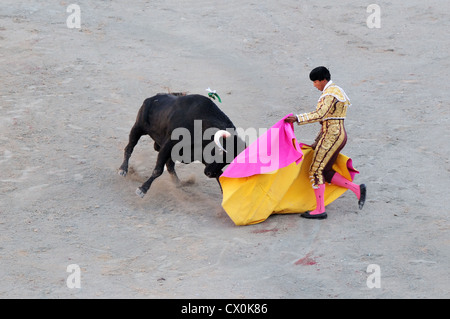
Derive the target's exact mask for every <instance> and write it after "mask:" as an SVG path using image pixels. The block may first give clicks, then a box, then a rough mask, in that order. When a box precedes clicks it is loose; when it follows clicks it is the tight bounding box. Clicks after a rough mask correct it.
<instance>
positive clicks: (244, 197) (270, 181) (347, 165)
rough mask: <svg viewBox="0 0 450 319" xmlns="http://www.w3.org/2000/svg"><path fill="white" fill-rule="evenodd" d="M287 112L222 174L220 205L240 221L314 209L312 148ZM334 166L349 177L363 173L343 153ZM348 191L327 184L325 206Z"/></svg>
mask: <svg viewBox="0 0 450 319" xmlns="http://www.w3.org/2000/svg"><path fill="white" fill-rule="evenodd" d="M289 115H291V114H289ZM289 115H287V116H289ZM287 116H285V117H284V118H283V119H282V120H280V121H279V122H277V123H276V124H275V125H274V126H272V127H271V128H270V129H269V130H268V131H267V132H266V133H265V134H264V135H262V136H261V137H259V138H258V139H257V140H256V141H255V142H253V143H252V144H251V145H250V146H249V147H248V148H246V149H245V150H244V151H243V152H242V153H240V154H239V155H238V156H237V157H236V158H235V159H234V160H233V162H232V163H231V164H230V165H229V166H228V167H227V169H226V170H225V172H224V173H223V174H222V175H221V176H220V178H219V181H220V184H221V185H222V190H223V200H222V207H223V208H224V209H225V211H226V213H227V214H228V216H229V217H230V218H231V219H232V220H233V222H234V223H235V224H236V225H251V224H256V223H260V222H263V221H265V220H266V219H267V218H268V217H269V216H270V215H272V214H288V213H303V212H306V211H310V210H313V209H315V207H316V200H315V196H314V191H313V189H312V187H311V183H310V181H309V174H308V172H309V167H310V165H311V161H312V157H313V153H314V150H313V149H312V148H311V146H309V145H306V144H303V143H299V142H297V140H296V138H295V134H294V127H293V124H290V123H287V122H285V121H284V119H285V118H286V117H287ZM333 169H334V170H335V171H336V172H338V173H340V174H341V175H342V176H344V177H345V178H347V179H348V180H351V181H353V178H354V176H355V175H356V174H358V173H359V172H358V171H357V170H355V169H354V168H353V166H352V160H351V159H350V158H349V157H347V156H345V155H343V154H339V156H338V158H337V160H336V162H335V163H334V165H333ZM346 190H347V189H346V188H343V187H339V186H336V185H332V184H327V185H326V187H325V205H328V204H330V203H331V202H333V201H334V200H336V199H337V198H338V197H339V196H341V195H342V194H344V193H345V191H346Z"/></svg>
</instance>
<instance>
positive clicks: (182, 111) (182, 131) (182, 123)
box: [119, 94, 245, 197]
mask: <svg viewBox="0 0 450 319" xmlns="http://www.w3.org/2000/svg"><path fill="white" fill-rule="evenodd" d="M142 135H149V136H150V137H151V138H152V139H153V140H154V141H155V144H154V148H155V150H156V151H157V152H159V153H158V157H157V160H156V166H155V169H154V170H153V173H152V175H151V176H150V178H149V179H148V180H147V181H146V182H144V183H143V184H142V185H141V186H140V187H139V188H138V189H137V190H136V194H137V195H139V196H140V197H144V195H145V194H146V193H147V191H148V190H149V188H150V186H151V184H152V183H153V181H154V180H155V179H156V178H158V177H159V176H161V174H162V173H163V171H164V165H166V167H167V171H168V172H169V174H170V175H171V176H172V179H173V180H174V181H175V182H176V183H179V179H178V176H177V174H176V172H175V162H176V161H177V160H178V161H180V162H182V163H186V164H187V163H191V162H193V161H200V162H202V163H203V164H204V165H205V170H204V173H205V175H206V176H208V177H210V178H216V179H217V180H218V178H219V176H220V175H221V174H222V169H223V168H224V167H225V166H226V165H227V164H229V163H230V162H231V161H232V160H233V159H234V158H235V157H236V156H237V155H238V154H239V153H240V152H241V151H242V150H243V149H244V148H245V143H244V141H242V139H241V138H239V137H238V136H237V135H236V128H235V126H234V124H233V123H232V122H231V120H230V119H229V118H228V116H226V115H225V113H223V112H222V111H221V110H220V109H219V108H218V107H217V105H216V104H215V103H214V102H213V101H211V100H210V99H209V98H207V97H205V96H202V95H182V94H157V95H155V96H153V97H150V98H148V99H146V100H145V101H144V103H143V104H142V106H141V108H140V109H139V112H138V114H137V117H136V122H135V124H134V125H133V127H132V129H131V131H130V135H129V142H128V145H127V146H126V147H125V150H124V160H123V163H122V165H121V166H120V169H119V174H120V175H122V176H126V174H127V172H128V161H129V159H130V156H131V153H132V152H133V149H134V147H135V146H136V144H137V143H138V141H139V139H140V138H141V136H142ZM180 137H182V138H181V139H180ZM221 140H222V141H223V142H222V143H221V142H220V141H221ZM222 145H223V146H222Z"/></svg>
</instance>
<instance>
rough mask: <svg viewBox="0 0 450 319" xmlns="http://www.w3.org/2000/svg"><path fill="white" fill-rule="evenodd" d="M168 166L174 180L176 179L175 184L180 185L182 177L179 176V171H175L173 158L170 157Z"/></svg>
mask: <svg viewBox="0 0 450 319" xmlns="http://www.w3.org/2000/svg"><path fill="white" fill-rule="evenodd" d="M166 167H167V171H168V172H169V174H170V176H171V177H172V181H174V182H175V184H177V185H180V179H179V178H178V175H177V172H175V163H174V161H172V159H171V158H169V160H168V161H167V162H166Z"/></svg>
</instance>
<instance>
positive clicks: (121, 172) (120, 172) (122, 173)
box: [119, 169, 127, 177]
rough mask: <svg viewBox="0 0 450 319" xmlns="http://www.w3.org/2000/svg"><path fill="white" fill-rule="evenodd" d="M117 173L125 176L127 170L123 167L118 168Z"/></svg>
mask: <svg viewBox="0 0 450 319" xmlns="http://www.w3.org/2000/svg"><path fill="white" fill-rule="evenodd" d="M119 175H120V176H123V177H125V176H127V171H126V170H124V169H119Z"/></svg>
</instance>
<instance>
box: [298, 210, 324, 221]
mask: <svg viewBox="0 0 450 319" xmlns="http://www.w3.org/2000/svg"><path fill="white" fill-rule="evenodd" d="M300 216H301V217H303V218H309V219H325V218H327V217H328V215H327V213H326V212H323V213H321V214H315V215H311V214H310V213H309V212H306V213H303V214H301V215H300Z"/></svg>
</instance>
